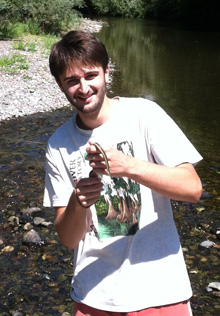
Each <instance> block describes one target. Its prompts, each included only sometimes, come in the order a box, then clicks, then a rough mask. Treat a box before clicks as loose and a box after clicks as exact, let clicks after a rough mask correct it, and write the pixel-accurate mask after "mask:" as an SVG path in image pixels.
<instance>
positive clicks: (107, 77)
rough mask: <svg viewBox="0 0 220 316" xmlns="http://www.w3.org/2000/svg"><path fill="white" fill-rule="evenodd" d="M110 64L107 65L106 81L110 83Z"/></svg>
mask: <svg viewBox="0 0 220 316" xmlns="http://www.w3.org/2000/svg"><path fill="white" fill-rule="evenodd" d="M109 71H110V69H109V65H108V66H107V68H106V70H105V82H107V83H108V80H109Z"/></svg>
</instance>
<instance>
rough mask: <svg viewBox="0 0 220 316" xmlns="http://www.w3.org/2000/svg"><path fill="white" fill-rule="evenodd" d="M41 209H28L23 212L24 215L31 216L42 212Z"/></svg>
mask: <svg viewBox="0 0 220 316" xmlns="http://www.w3.org/2000/svg"><path fill="white" fill-rule="evenodd" d="M40 211H41V209H40V208H39V207H28V208H24V209H23V210H22V213H23V214H25V215H31V214H32V213H36V212H40Z"/></svg>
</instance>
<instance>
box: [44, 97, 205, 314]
mask: <svg viewBox="0 0 220 316" xmlns="http://www.w3.org/2000/svg"><path fill="white" fill-rule="evenodd" d="M75 119H76V113H74V115H73V118H71V119H70V120H69V121H68V122H66V123H65V124H64V125H62V126H61V127H60V128H59V129H58V130H57V131H56V132H55V133H54V135H53V136H52V137H51V138H50V140H49V143H48V148H47V154H46V156H47V163H46V169H47V172H46V186H45V195H44V206H66V205H67V204H68V201H69V198H70V195H71V193H72V191H73V188H74V185H75V181H76V180H77V179H78V178H80V177H88V175H89V172H90V167H89V164H88V161H87V160H85V153H86V147H87V146H88V141H89V140H90V139H91V140H93V141H96V142H98V143H100V144H101V145H102V146H103V147H105V146H109V145H111V146H115V147H116V148H117V149H119V150H122V151H123V152H124V153H125V154H126V155H132V156H135V157H136V158H139V159H142V160H145V161H150V162H153V163H157V164H161V165H165V166H169V167H174V166H177V165H179V164H181V163H185V162H189V163H192V164H196V163H197V162H198V161H200V160H201V159H202V157H201V156H200V154H199V153H198V152H197V151H196V149H195V148H194V147H193V146H192V144H191V143H190V142H189V140H188V139H187V138H186V137H185V135H184V134H183V133H182V131H181V130H180V129H179V128H178V126H177V125H176V124H175V123H174V121H173V120H172V119H171V118H170V117H169V116H168V115H167V114H166V113H165V112H164V111H163V110H162V109H161V108H160V107H159V106H158V105H157V104H155V103H154V102H152V101H149V100H146V99H142V98H120V99H119V102H118V103H117V104H114V105H113V106H112V111H111V117H110V119H109V120H108V121H107V122H106V123H105V124H103V125H102V126H100V127H98V128H96V129H94V130H92V131H91V130H89V131H88V130H82V129H80V128H79V127H78V126H77V125H76V121H75ZM102 181H103V182H104V190H103V192H102V193H101V196H100V199H99V201H98V202H97V203H96V204H95V205H93V206H92V207H91V208H90V209H88V210H87V214H88V222H89V227H90V230H89V231H88V232H87V234H86V236H85V238H84V239H83V240H82V241H81V242H80V244H79V246H78V248H77V249H76V250H75V251H74V276H73V281H72V289H71V297H72V298H73V300H74V301H77V302H82V303H84V304H86V305H89V306H92V307H94V308H98V309H103V310H108V311H115V312H129V311H137V310H141V309H145V308H148V307H152V306H162V305H167V304H172V303H177V302H180V301H184V300H187V299H189V298H190V297H191V295H192V291H191V286H190V282H189V278H188V274H187V270H186V266H185V262H184V258H183V254H182V250H181V246H180V241H179V237H178V233H177V231H176V227H175V224H174V220H173V214H172V209H171V204H170V200H169V199H167V198H165V197H163V196H161V195H159V194H157V193H155V192H153V191H152V190H150V189H149V188H147V187H145V186H143V185H140V184H137V183H135V182H134V181H133V180H130V179H127V178H110V177H108V176H103V177H102Z"/></svg>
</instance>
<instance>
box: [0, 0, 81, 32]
mask: <svg viewBox="0 0 220 316" xmlns="http://www.w3.org/2000/svg"><path fill="white" fill-rule="evenodd" d="M83 4H84V1H83V0H0V18H1V22H0V29H1V33H2V34H4V32H7V31H8V30H9V29H13V28H14V26H17V25H19V24H20V25H21V24H23V25H25V26H26V31H27V32H30V33H31V34H39V33H42V32H43V33H59V32H60V31H61V30H62V29H64V28H65V29H66V28H68V27H69V26H70V25H71V24H72V23H74V22H76V20H77V19H78V17H79V13H78V12H77V11H76V9H78V8H81V7H82V6H83ZM12 36H13V32H12Z"/></svg>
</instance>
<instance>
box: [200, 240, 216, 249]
mask: <svg viewBox="0 0 220 316" xmlns="http://www.w3.org/2000/svg"><path fill="white" fill-rule="evenodd" d="M214 245H215V243H214V242H213V241H210V240H205V241H203V242H201V244H200V246H201V247H203V248H211V247H213V246H214Z"/></svg>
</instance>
